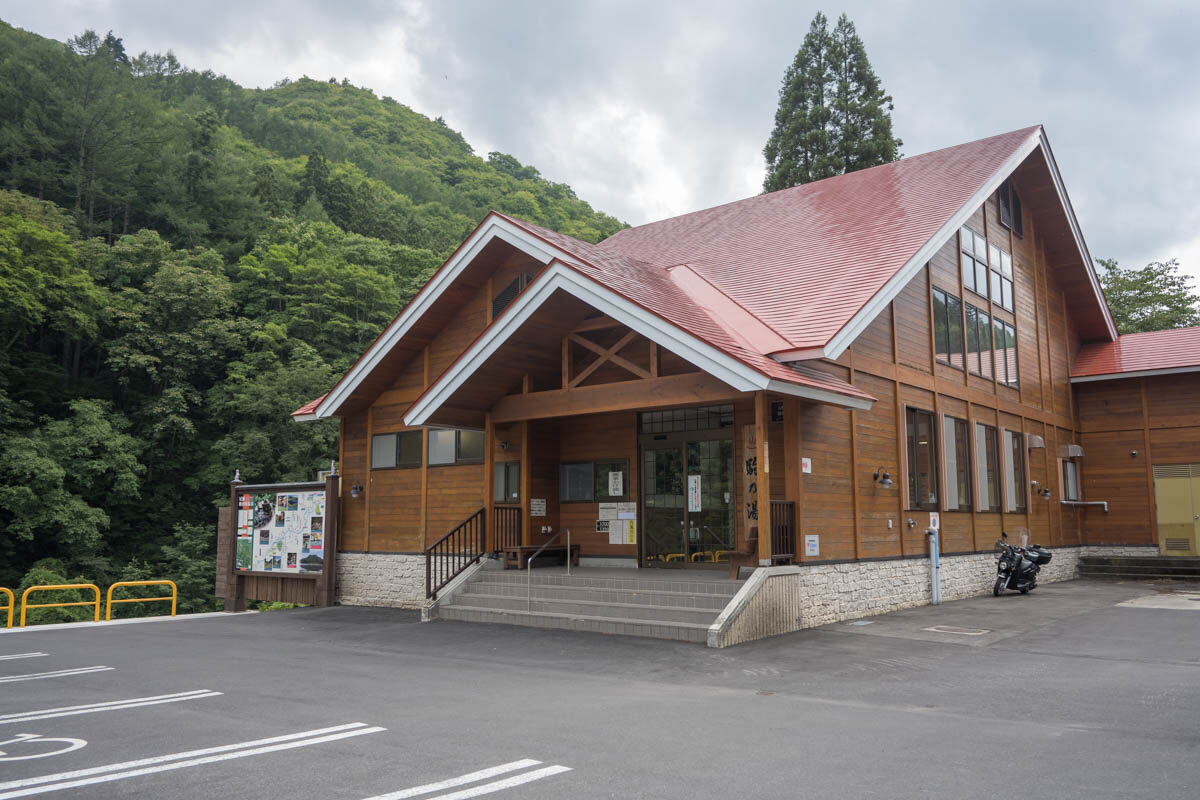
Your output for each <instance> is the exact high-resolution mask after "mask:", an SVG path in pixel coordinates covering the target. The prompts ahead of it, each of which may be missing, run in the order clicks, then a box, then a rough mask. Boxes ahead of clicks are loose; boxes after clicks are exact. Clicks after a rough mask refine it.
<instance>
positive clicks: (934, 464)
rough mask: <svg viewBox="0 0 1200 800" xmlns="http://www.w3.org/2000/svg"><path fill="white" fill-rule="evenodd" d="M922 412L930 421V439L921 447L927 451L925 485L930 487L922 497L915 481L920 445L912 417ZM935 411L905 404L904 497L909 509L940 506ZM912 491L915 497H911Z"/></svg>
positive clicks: (920, 414) (928, 509)
mask: <svg viewBox="0 0 1200 800" xmlns="http://www.w3.org/2000/svg"><path fill="white" fill-rule="evenodd" d="M917 416H923V417H925V418H926V419H927V421H928V425H929V436H930V441H929V443H928V444H927V445H924V447H925V448H926V449H927V450H928V452H929V472H928V476H929V477H928V480H929V484H930V485H929V486H928V487H925V488H927V489H930V490H932V491H931V492H928V491H927V492H926V499H924V500H922V499H921V488H922V487H920V486H918V485H917V480H918V478H917V475H918V470H917V459H918V451H919V450H920V447H921V446H920V445H919V444H918V443H917V442H916V441H915V437H916V435H917V434H916V433H915V428H914V425H915V419H914V418H915V417H917ZM939 438H940V437H939V434H938V415H937V414H936V413H935V412H933V411H928V410H926V409H923V408H917V407H916V406H908V405H906V406H905V407H904V442H905V445H904V464H905V472H906V475H905V482H906V484H907V485H906V486H905V499H906V504H907V506H906V508H907V510H909V511H937V510H938V509H940V508H941V505H940V503H941V491H940V490H941V485H940V484H941V481H940V480H939V477H940V476H939V472H940V467H941V465H940V463H939V460H938V440H939ZM914 495H915V497H914Z"/></svg>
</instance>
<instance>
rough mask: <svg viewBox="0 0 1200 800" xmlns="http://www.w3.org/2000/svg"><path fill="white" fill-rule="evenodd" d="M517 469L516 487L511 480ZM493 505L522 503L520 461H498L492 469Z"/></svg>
mask: <svg viewBox="0 0 1200 800" xmlns="http://www.w3.org/2000/svg"><path fill="white" fill-rule="evenodd" d="M514 468H515V478H516V479H515V485H510V484H509V479H510V477H512V473H513V472H514ZM492 503H493V504H495V505H501V506H511V505H520V503H521V462H520V460H518V459H514V460H510V461H497V462H496V463H495V464H494V465H493V467H492Z"/></svg>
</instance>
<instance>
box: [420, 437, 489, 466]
mask: <svg viewBox="0 0 1200 800" xmlns="http://www.w3.org/2000/svg"><path fill="white" fill-rule="evenodd" d="M481 461H483V433H482V432H481V431H467V430H434V431H430V432H429V465H430V466H439V465H444V464H478V463H479V462H481Z"/></svg>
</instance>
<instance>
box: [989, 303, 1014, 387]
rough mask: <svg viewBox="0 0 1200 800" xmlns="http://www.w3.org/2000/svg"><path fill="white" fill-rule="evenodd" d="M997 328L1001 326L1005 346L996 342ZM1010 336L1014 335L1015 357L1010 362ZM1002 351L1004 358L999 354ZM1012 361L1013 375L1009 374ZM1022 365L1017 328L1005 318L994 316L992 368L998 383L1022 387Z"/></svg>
mask: <svg viewBox="0 0 1200 800" xmlns="http://www.w3.org/2000/svg"><path fill="white" fill-rule="evenodd" d="M996 328H1000V331H1001V332H1002V333H1003V334H1004V344H1003V348H1001V347H998V346H997V344H996ZM1010 336H1011V337H1012V351H1013V358H1012V361H1011V362H1009V360H1008V342H1009V337H1010ZM1002 351H1003V352H1004V354H1005V356H1004V358H1003V359H1001V358H1000V357H999V355H998V354H999V353H1000V352H1002ZM1010 363H1011V365H1012V368H1013V371H1012V374H1011V375H1010V374H1009V371H1008V367H1009V365H1010ZM1001 364H1003V366H1004V369H1003V376H1002V375H1001V372H1002V370H1001ZM1020 365H1021V359H1020V354H1019V353H1018V352H1017V329H1016V328H1015V327H1014V326H1013V325H1011V324H1009V323H1007V322H1005V321H1004V320H1002V319H1000V318H999V317H996V316H993V317H992V369H993V371H994V373H995V375H996V383H997V384H998V385H1000V386H1005V387H1007V388H1009V389H1020V388H1021V378H1020V372H1021V368H1020Z"/></svg>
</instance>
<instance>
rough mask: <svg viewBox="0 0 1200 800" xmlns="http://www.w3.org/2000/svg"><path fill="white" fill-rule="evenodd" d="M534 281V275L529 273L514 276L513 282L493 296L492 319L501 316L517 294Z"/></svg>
mask: <svg viewBox="0 0 1200 800" xmlns="http://www.w3.org/2000/svg"><path fill="white" fill-rule="evenodd" d="M532 282H533V276H532V275H529V274H527V273H524V274H521V275H518V276H517V277H516V278H513V282H512V283H510V284H509V285H508V286H505V287H504V289H502V290H501V291H500V293H499V294H497V295H496V296H495V297H493V298H492V319H495V318H496V317H498V316H500V314H501V313H503V311H504V309H506V308H508V304H509V303H511V302H512V301H513V300H516V299H517V295H519V294H520V293H521V291H522V290H523V289H524V288H525V287H526V286H528V285H529V284H530V283H532Z"/></svg>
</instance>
